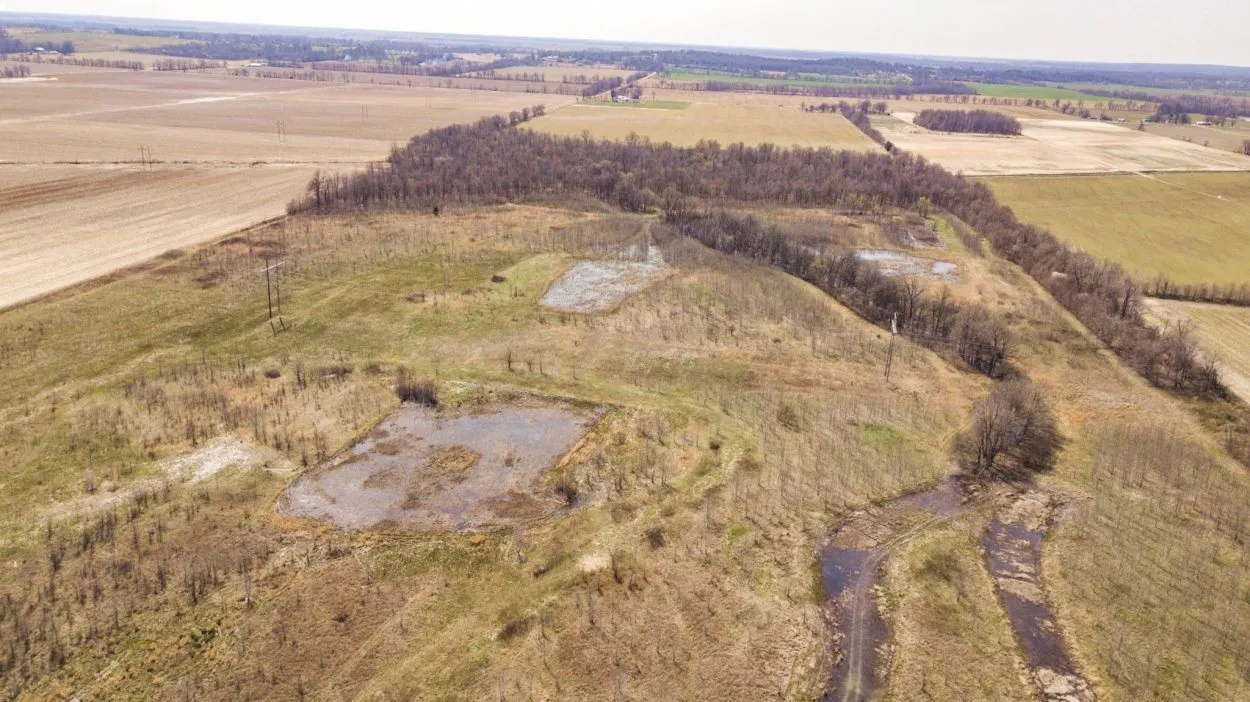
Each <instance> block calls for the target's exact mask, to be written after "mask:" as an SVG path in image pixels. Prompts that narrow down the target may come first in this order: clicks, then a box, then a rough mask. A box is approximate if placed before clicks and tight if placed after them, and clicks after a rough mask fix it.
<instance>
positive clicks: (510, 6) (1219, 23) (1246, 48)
mask: <svg viewBox="0 0 1250 702" xmlns="http://www.w3.org/2000/svg"><path fill="white" fill-rule="evenodd" d="M4 9H9V10H13V11H30V12H61V13H73V14H96V15H114V16H122V17H159V18H175V19H194V20H211V21H222V22H256V23H264V24H294V25H301V26H316V27H343V28H363V29H392V30H406V31H417V32H448V33H460V34H500V35H508V36H547V37H572V38H584V39H617V40H631V41H653V42H662V43H682V44H716V45H731V46H754V47H779V48H798V49H813V50H830V51H871V52H883V53H913V54H938V55H953V56H986V57H1002V58H1040V59H1065V60H1094V61H1157V62H1165V63H1224V64H1234V65H1250V41H1246V40H1245V38H1244V35H1245V30H1246V27H1247V26H1250V1H1248V0H1205V2H1177V1H1176V0H1132V1H1131V2H1130V1H1128V0H980V1H977V2H973V1H971V0H859V1H858V2H849V1H847V0H718V1H705V0H699V1H695V0H630V1H628V2H618V3H612V4H607V3H595V2H586V1H585V0H581V1H577V0H523V1H522V0H416V1H415V2H414V1H412V0H409V1H407V2H404V1H403V0H400V1H398V2H395V1H391V2H384V1H382V0H349V1H348V2H344V1H343V0H334V1H332V2H331V1H328V0H303V1H302V2H275V1H273V0H206V1H201V2H190V1H187V0H180V1H178V2H169V1H166V2H162V1H161V0H0V10H4Z"/></svg>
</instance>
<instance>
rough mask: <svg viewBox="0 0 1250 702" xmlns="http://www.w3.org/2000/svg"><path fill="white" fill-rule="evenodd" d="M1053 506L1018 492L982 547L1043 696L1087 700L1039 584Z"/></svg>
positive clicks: (1088, 694) (1037, 496)
mask: <svg viewBox="0 0 1250 702" xmlns="http://www.w3.org/2000/svg"><path fill="white" fill-rule="evenodd" d="M1051 509H1052V508H1051V505H1050V503H1049V500H1048V498H1047V497H1046V496H1044V495H1041V494H1039V493H1026V494H1024V495H1021V496H1019V497H1018V498H1017V499H1016V500H1015V501H1014V502H1013V503H1012V505H1011V506H1010V507H1008V508H1007V509H1005V510H1003V511H1002V512H1000V513H999V514H998V515H997V516H995V517H994V519H993V521H991V522H990V527H989V529H987V530H986V532H985V534H984V536H982V538H981V547H982V549H984V551H985V558H986V562H987V563H988V564H989V568H990V575H991V576H993V578H994V585H995V589H996V590H998V597H999V600H1000V601H1001V602H1002V605H1003V609H1004V610H1006V612H1007V618H1008V620H1009V621H1010V622H1011V628H1012V630H1013V631H1014V632H1015V635H1016V640H1017V641H1019V642H1020V646H1021V648H1022V649H1023V651H1024V658H1025V662H1026V664H1027V665H1028V667H1029V673H1030V675H1031V677H1032V678H1033V682H1034V683H1035V684H1036V685H1037V687H1038V690H1039V691H1040V692H1041V694H1042V697H1043V698H1044V699H1046V700H1048V701H1051V700H1053V701H1055V702H1090V701H1091V700H1093V699H1094V695H1093V692H1092V691H1091V690H1090V688H1089V685H1088V683H1086V682H1085V680H1084V679H1083V678H1082V677H1081V675H1080V672H1079V671H1078V670H1077V668H1076V665H1075V663H1073V661H1072V659H1071V657H1069V656H1068V652H1067V649H1066V648H1065V646H1064V642H1063V635H1062V633H1061V632H1060V631H1059V628H1058V627H1057V626H1056V624H1055V617H1054V615H1053V613H1052V612H1051V610H1050V605H1049V604H1048V603H1047V601H1046V593H1045V591H1044V590H1043V588H1042V576H1041V556H1042V537H1043V536H1044V535H1045V532H1046V528H1047V526H1048V522H1049V519H1050V515H1051Z"/></svg>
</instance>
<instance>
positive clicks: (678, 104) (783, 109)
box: [529, 90, 880, 151]
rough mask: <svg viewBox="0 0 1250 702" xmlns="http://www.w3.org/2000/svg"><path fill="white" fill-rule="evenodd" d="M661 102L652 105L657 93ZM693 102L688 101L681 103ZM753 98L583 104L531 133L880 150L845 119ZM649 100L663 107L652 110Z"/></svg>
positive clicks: (678, 97) (553, 115)
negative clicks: (633, 136)
mask: <svg viewBox="0 0 1250 702" xmlns="http://www.w3.org/2000/svg"><path fill="white" fill-rule="evenodd" d="M653 92H654V93H656V95H657V97H656V98H655V99H654V101H652V98H651V95H652V93H653ZM685 97H689V98H692V99H691V100H690V101H689V102H687V101H684V100H682V98H685ZM755 97H757V96H747V98H748V99H741V100H738V101H734V100H718V101H715V102H713V101H704V100H702V98H701V97H699V96H698V95H694V94H691V93H683V92H678V91H650V90H648V91H646V92H645V94H644V100H643V102H642V103H641V104H640V105H628V104H627V105H615V104H610V103H603V104H599V103H595V104H589V103H579V104H572V105H567V106H565V107H562V108H560V109H558V110H548V111H547V116H545V117H543V118H542V119H538V120H535V121H534V122H533V123H532V124H531V125H530V126H529V128H532V129H536V130H538V131H543V132H549V133H552V134H562V135H565V136H578V135H580V134H582V133H583V132H589V133H590V134H591V135H592V136H594V137H598V138H605V139H624V138H626V137H627V136H629V135H630V134H637V135H638V136H641V137H646V138H648V139H651V140H652V141H655V142H670V143H672V144H675V145H678V146H689V145H692V144H695V143H697V142H699V141H700V140H709V141H719V142H720V143H721V144H734V143H738V142H742V143H745V144H761V143H766V142H768V143H774V144H778V145H780V146H807V147H829V148H832V149H849V150H852V151H875V150H878V149H879V148H880V147H878V146H877V145H876V144H875V143H873V142H872V140H870V139H868V138H867V137H866V136H864V135H863V133H862V132H860V131H859V130H858V129H856V128H855V126H854V125H852V124H851V123H850V122H848V121H847V120H846V119H845V118H843V117H842V116H841V115H836V114H814V113H808V112H803V111H802V110H801V109H799V107H798V105H797V104H793V103H792V104H785V103H786V102H792V101H782V104H778V101H771V104H763V103H762V102H761V101H759V100H755V99H750V98H755ZM648 101H651V102H652V104H656V105H660V106H662V107H658V108H649V107H647V104H648Z"/></svg>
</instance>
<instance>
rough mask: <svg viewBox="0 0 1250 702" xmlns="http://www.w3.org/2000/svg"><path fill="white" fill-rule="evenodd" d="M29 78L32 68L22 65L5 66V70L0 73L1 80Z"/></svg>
mask: <svg viewBox="0 0 1250 702" xmlns="http://www.w3.org/2000/svg"><path fill="white" fill-rule="evenodd" d="M29 76H30V67H29V66H23V65H20V64H19V65H17V66H5V67H4V70H3V71H0V78H26V77H29Z"/></svg>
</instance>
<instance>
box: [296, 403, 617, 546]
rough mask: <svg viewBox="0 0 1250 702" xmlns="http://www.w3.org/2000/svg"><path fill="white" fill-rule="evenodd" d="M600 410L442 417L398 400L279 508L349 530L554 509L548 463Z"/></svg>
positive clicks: (456, 522)
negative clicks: (366, 432) (396, 405)
mask: <svg viewBox="0 0 1250 702" xmlns="http://www.w3.org/2000/svg"><path fill="white" fill-rule="evenodd" d="M597 419H598V416H597V415H595V414H591V413H583V412H578V411H574V410H571V409H568V408H565V407H558V406H550V405H547V406H526V407H507V408H502V409H496V410H492V411H487V412H480V413H477V414H468V415H461V416H451V417H445V416H439V415H438V414H437V413H436V412H434V411H433V410H430V409H428V408H423V407H413V406H404V407H400V408H399V409H398V410H396V411H395V412H394V413H392V414H391V415H390V416H389V417H387V418H386V419H385V420H383V422H382V423H381V424H380V425H379V426H378V428H377V429H375V430H374V431H373V432H371V433H370V435H369V437H367V438H366V439H364V440H363V441H361V442H360V443H359V444H357V445H356V446H354V447H352V449H351V450H350V451H349V452H348V453H347V455H345V456H344V457H342V458H341V459H339V460H338V461H337V462H335V463H334V464H333V465H331V466H329V467H328V468H326V469H324V470H320V471H318V472H315V473H312V474H309V475H305V476H304V477H303V478H301V479H300V480H299V481H297V482H296V483H295V484H294V485H292V486H291V487H290V488H289V489H288V490H287V492H286V494H285V495H284V496H283V498H282V500H280V503H279V506H278V508H279V510H280V511H282V512H283V513H286V514H289V515H292V516H296V517H304V518H309V519H319V520H325V521H329V522H331V523H333V524H335V525H337V526H339V527H342V528H344V529H353V530H354V529H386V530H400V531H445V530H452V529H459V530H471V529H478V528H485V527H492V526H501V525H507V524H517V523H522V522H526V521H530V520H533V519H539V518H542V517H545V516H548V515H551V514H555V513H556V512H558V511H560V510H561V509H564V508H565V502H564V500H563V499H561V498H560V496H559V495H557V494H556V493H555V491H554V490H553V489H551V488H550V487H549V486H547V485H546V484H545V482H544V481H543V477H544V475H545V474H546V472H547V470H548V469H549V468H550V467H551V466H553V465H555V464H556V463H557V461H558V460H559V459H560V458H561V457H562V456H564V455H565V454H566V453H567V452H568V451H570V450H571V449H572V448H573V447H574V446H575V445H576V444H577V442H578V441H579V440H580V439H581V437H582V436H583V435H584V434H585V433H586V431H587V430H588V429H589V427H590V426H591V425H593V423H594V422H595V421H597Z"/></svg>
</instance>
